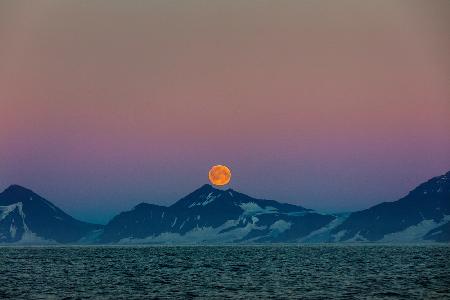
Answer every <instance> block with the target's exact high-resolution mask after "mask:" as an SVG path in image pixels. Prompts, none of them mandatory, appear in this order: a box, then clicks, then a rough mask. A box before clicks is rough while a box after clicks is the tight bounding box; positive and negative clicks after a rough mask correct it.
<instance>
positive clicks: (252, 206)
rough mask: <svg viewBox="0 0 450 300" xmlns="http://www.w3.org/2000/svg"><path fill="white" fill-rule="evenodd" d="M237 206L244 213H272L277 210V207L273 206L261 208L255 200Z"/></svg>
mask: <svg viewBox="0 0 450 300" xmlns="http://www.w3.org/2000/svg"><path fill="white" fill-rule="evenodd" d="M239 207H240V208H242V210H243V211H244V213H243V214H244V215H260V214H273V213H277V212H278V209H276V208H275V207H272V206H266V207H264V208H262V207H261V206H259V205H258V204H256V203H255V202H246V203H241V205H239Z"/></svg>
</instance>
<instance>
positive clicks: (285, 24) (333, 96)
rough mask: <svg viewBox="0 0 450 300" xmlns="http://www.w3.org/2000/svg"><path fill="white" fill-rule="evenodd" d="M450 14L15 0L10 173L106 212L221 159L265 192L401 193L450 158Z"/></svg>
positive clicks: (341, 197)
mask: <svg viewBox="0 0 450 300" xmlns="http://www.w3.org/2000/svg"><path fill="white" fill-rule="evenodd" d="M448 20H450V2H448V1H406V0H405V1H373V2H368V1H339V2H338V1H234V2H230V1H206V0H205V1H162V0H161V1H126V2H120V1H95V2H90V1H82V2H78V1H71V2H61V1H39V2H19V1H3V2H1V4H0V45H1V46H0V141H1V147H0V189H1V188H5V187H7V186H8V185H9V184H12V183H17V184H22V185H25V186H28V187H30V188H32V189H34V190H35V191H37V192H39V193H41V194H43V195H44V196H46V197H47V198H49V200H51V201H53V202H55V203H56V204H57V205H59V206H61V207H62V208H63V209H65V210H66V211H68V212H70V213H73V214H75V215H76V216H78V217H81V218H84V219H88V220H104V219H106V218H107V217H109V216H110V215H111V214H113V213H115V212H117V211H120V210H124V209H129V208H131V207H132V206H133V205H135V204H137V203H138V202H141V201H146V202H151V203H160V204H169V203H172V202H174V201H175V200H177V199H178V198H179V197H181V196H183V195H184V194H186V193H188V192H190V191H192V190H193V189H195V188H197V187H198V186H200V185H201V184H204V183H206V182H207V172H208V169H209V167H210V166H211V165H213V164H216V163H223V164H227V165H229V166H230V167H231V168H232V171H233V179H232V184H231V187H232V188H234V189H237V190H240V191H242V192H245V193H248V194H250V195H253V196H257V197H264V198H272V199H276V200H279V201H283V202H290V203H296V204H300V205H304V206H306V207H311V208H315V209H319V210H327V211H330V210H331V211H332V210H337V211H342V210H353V209H360V208H366V207H368V206H369V205H372V204H375V203H379V202H381V201H392V200H396V199H397V198H398V197H400V196H402V195H404V194H405V193H406V192H407V191H408V190H409V189H411V188H413V187H414V186H415V185H417V184H418V183H420V182H422V181H424V180H427V179H429V178H430V177H432V176H436V175H440V174H442V173H444V172H446V171H448V170H450V132H449V131H450V85H449V81H450V58H449V57H450V56H449V55H448V53H450V39H449V36H450V32H449V28H450V26H449V21H448ZM88 211H96V213H92V212H91V213H90V214H89V213H88Z"/></svg>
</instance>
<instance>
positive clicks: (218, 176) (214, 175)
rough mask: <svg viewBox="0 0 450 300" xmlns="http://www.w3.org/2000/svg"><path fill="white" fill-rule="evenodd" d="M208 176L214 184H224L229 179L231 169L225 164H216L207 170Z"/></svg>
mask: <svg viewBox="0 0 450 300" xmlns="http://www.w3.org/2000/svg"><path fill="white" fill-rule="evenodd" d="M208 177H209V181H211V183H212V184H214V185H219V186H220V185H226V184H228V183H229V182H230V180H231V171H230V169H229V168H228V167H227V166H223V165H216V166H214V167H212V168H211V170H209V174H208Z"/></svg>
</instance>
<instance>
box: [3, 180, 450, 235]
mask: <svg viewBox="0 0 450 300" xmlns="http://www.w3.org/2000/svg"><path fill="white" fill-rule="evenodd" d="M278 242H282V243H307V242H321V243H322V242H325V243H330V242H344V243H348V242H387V243H396V242H450V171H449V172H447V173H445V174H444V175H440V176H436V177H433V178H431V179H430V180H428V181H426V182H424V183H422V184H420V185H418V186H417V187H416V188H414V189H413V190H411V191H410V192H409V193H407V194H406V195H405V196H404V197H402V198H400V199H399V200H397V201H393V202H383V203H380V204H377V205H374V206H372V207H370V208H367V209H364V210H360V211H356V212H352V213H348V214H325V213H318V212H316V211H314V210H311V209H308V208H305V207H302V206H299V205H294V204H288V203H280V202H277V201H275V200H266V199H257V198H253V197H251V196H248V195H246V194H243V193H240V192H238V191H235V190H233V189H226V190H223V189H217V188H215V187H213V186H211V185H209V184H205V185H202V186H201V187H200V188H198V189H196V190H194V191H193V192H191V193H189V194H188V195H186V196H185V197H182V198H181V199H179V200H178V201H176V202H174V203H173V204H171V205H169V206H162V205H156V204H150V203H145V202H142V203H139V204H137V205H136V206H134V207H133V208H132V209H131V210H129V211H124V212H121V213H119V214H117V215H116V216H115V217H113V218H112V219H111V220H110V221H109V222H108V224H106V225H97V224H91V223H87V222H82V221H79V220H76V219H75V218H73V217H71V216H70V215H68V214H67V213H65V212H64V211H62V210H61V209H59V208H58V207H57V206H55V205H54V204H53V203H51V202H50V201H48V200H46V199H44V198H42V197H40V196H39V195H37V194H36V193H34V192H33V191H31V190H29V189H27V188H24V187H22V186H19V185H17V184H14V185H11V186H9V187H8V188H6V189H5V190H4V192H2V193H0V243H30V244H32V243H36V244H41V243H44V244H45V243H62V244H65V243H75V244H77V243H97V244H116V243H118V244H141V243H142V244H165V243H169V244H178V243H179V244H184V243H188V244H192V243H193V244H198V243H278Z"/></svg>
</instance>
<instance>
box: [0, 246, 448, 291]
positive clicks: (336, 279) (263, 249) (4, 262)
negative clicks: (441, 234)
mask: <svg viewBox="0 0 450 300" xmlns="http://www.w3.org/2000/svg"><path fill="white" fill-rule="evenodd" d="M5 298H15V299H49V298H50V299H63V298H91V299H109V298H118V299H149V298H150V299H151V298H168V299H174V298H183V299H186V298H187V299H190V298H204V299H211V298H212V299H223V298H241V299H255V298H263V299H266V298H277V299H324V298H333V299H450V247H449V246H380V245H378V246H331V245H324V246H321V245H314V246H280V245H276V246H192V247H187V246H183V247H175V246H173V247H171V246H161V247H151V246H150V247H107V246H105V247H14V248H12V247H2V248H0V299H5Z"/></svg>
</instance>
